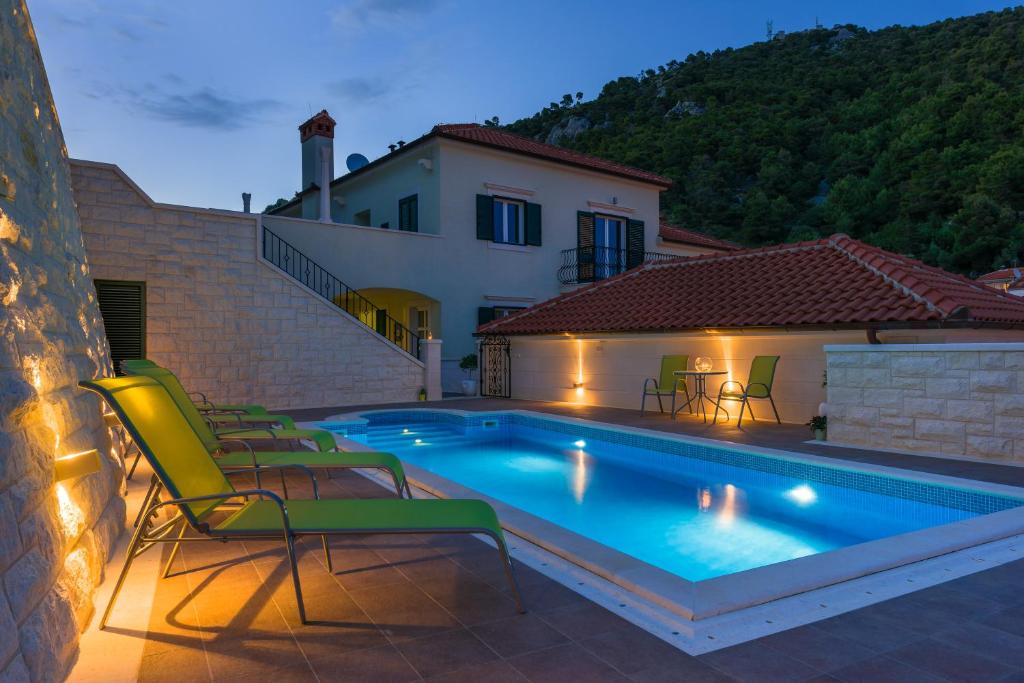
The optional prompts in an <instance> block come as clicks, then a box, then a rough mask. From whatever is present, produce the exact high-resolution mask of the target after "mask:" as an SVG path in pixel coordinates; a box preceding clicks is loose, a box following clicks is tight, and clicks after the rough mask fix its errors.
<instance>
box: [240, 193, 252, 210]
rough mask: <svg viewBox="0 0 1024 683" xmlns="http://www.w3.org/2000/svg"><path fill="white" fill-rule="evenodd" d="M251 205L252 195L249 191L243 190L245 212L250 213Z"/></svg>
mask: <svg viewBox="0 0 1024 683" xmlns="http://www.w3.org/2000/svg"><path fill="white" fill-rule="evenodd" d="M251 206H252V195H251V194H249V193H248V192H243V193H242V211H244V212H245V213H250V210H251Z"/></svg>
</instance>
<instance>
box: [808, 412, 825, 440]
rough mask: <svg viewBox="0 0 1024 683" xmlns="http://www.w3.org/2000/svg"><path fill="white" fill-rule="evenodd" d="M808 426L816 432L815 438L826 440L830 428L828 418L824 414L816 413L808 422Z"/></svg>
mask: <svg viewBox="0 0 1024 683" xmlns="http://www.w3.org/2000/svg"><path fill="white" fill-rule="evenodd" d="M807 426H808V427H810V428H811V431H812V432H814V439H815V440H816V441H824V440H825V437H826V436H827V429H828V418H827V417H826V416H824V415H815V416H814V417H812V418H811V420H810V421H809V422H808V423H807Z"/></svg>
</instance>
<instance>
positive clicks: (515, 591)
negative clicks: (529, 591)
mask: <svg viewBox="0 0 1024 683" xmlns="http://www.w3.org/2000/svg"><path fill="white" fill-rule="evenodd" d="M487 535H488V536H490V537H491V538H493V539H494V542H495V543H496V544H497V546H498V552H499V553H500V554H501V563H502V565H503V566H504V567H505V576H506V578H508V584H509V585H510V586H511V587H512V596H513V597H514V598H515V600H516V611H517V612H519V613H520V614H526V607H525V606H524V605H523V594H522V593H520V592H519V582H518V581H516V574H515V570H514V569H513V568H512V558H511V557H509V554H508V546H506V545H505V539H504V538H502V537H501V536H498V535H496V534H493V533H491V532H488V534H487Z"/></svg>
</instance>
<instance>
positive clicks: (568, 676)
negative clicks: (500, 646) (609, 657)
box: [508, 643, 629, 683]
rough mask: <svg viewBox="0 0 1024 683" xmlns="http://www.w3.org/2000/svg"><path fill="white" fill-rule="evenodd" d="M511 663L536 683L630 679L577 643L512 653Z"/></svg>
mask: <svg viewBox="0 0 1024 683" xmlns="http://www.w3.org/2000/svg"><path fill="white" fill-rule="evenodd" d="M508 663H509V664H511V665H512V666H514V667H515V668H516V669H517V670H518V671H519V672H520V673H522V674H523V675H524V676H526V677H527V678H528V679H529V680H530V681H533V683H566V682H567V681H587V683H603V682H605V681H608V682H618V681H626V680H629V679H627V678H626V677H625V676H623V675H622V674H620V673H619V672H617V671H615V669H613V668H611V667H610V666H608V665H607V664H605V663H604V662H602V661H600V660H599V659H597V658H596V657H594V656H593V655H591V654H590V653H589V652H587V651H586V650H584V649H583V648H582V647H580V646H579V645H577V644H575V643H567V644H565V645H556V646H555V647H552V648H548V649H546V650H537V651H536V652H528V653H526V654H524V655H519V656H518V657H512V658H511V659H509V660H508Z"/></svg>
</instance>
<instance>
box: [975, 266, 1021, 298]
mask: <svg viewBox="0 0 1024 683" xmlns="http://www.w3.org/2000/svg"><path fill="white" fill-rule="evenodd" d="M978 282H980V283H981V284H983V285H987V286H989V287H991V288H992V289H997V290H999V291H1000V292H1006V293H1007V294H1013V295H1014V296H1024V270H1021V269H1020V268H1003V269H1001V270H994V271H992V272H991V273H985V274H984V275H982V276H981V277H979V278H978Z"/></svg>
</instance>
